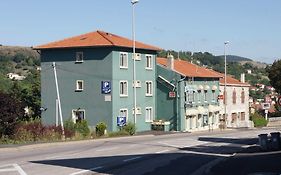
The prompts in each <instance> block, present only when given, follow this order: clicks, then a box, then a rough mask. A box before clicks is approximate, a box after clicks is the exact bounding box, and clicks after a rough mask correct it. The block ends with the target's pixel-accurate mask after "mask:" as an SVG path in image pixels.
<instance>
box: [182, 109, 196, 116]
mask: <svg viewBox="0 0 281 175" xmlns="http://www.w3.org/2000/svg"><path fill="white" fill-rule="evenodd" d="M197 114H199V111H198V110H197V109H187V110H186V111H185V115H187V116H190V115H197Z"/></svg>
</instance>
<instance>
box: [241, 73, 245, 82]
mask: <svg viewBox="0 0 281 175" xmlns="http://www.w3.org/2000/svg"><path fill="white" fill-rule="evenodd" d="M241 82H242V83H245V73H242V74H241Z"/></svg>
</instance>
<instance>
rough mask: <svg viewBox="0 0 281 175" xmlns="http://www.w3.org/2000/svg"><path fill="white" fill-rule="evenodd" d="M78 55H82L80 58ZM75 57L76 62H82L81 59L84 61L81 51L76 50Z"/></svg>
mask: <svg viewBox="0 0 281 175" xmlns="http://www.w3.org/2000/svg"><path fill="white" fill-rule="evenodd" d="M81 55H82V56H81ZM79 56H81V57H82V59H81V60H80V59H78V58H79ZM75 59H76V60H75V62H76V63H83V61H84V53H83V52H76V55H75Z"/></svg>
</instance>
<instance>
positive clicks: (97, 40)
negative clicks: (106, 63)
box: [34, 31, 162, 51]
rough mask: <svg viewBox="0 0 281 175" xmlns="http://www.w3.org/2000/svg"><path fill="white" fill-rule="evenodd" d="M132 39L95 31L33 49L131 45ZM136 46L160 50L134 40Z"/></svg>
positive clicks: (129, 46)
mask: <svg viewBox="0 0 281 175" xmlns="http://www.w3.org/2000/svg"><path fill="white" fill-rule="evenodd" d="M132 45H133V41H132V40H130V39H127V38H124V37H121V36H118V35H114V34H111V33H108V32H103V31H96V32H90V33H86V34H82V35H79V36H74V37H70V38H66V39H63V40H59V41H55V42H51V43H48V44H44V45H40V46H36V47H34V49H38V50H41V49H55V48H73V47H101V46H104V47H108V46H117V47H128V48H131V47H133V46H132ZM136 48H138V49H146V50H155V51H158V50H162V49H160V48H158V47H155V46H151V45H148V44H144V43H141V42H137V41H136Z"/></svg>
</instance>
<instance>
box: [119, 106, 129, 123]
mask: <svg viewBox="0 0 281 175" xmlns="http://www.w3.org/2000/svg"><path fill="white" fill-rule="evenodd" d="M123 113H125V116H124V117H126V121H128V120H127V119H128V109H127V108H121V109H120V110H119V116H120V117H123V115H121V114H123Z"/></svg>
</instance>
